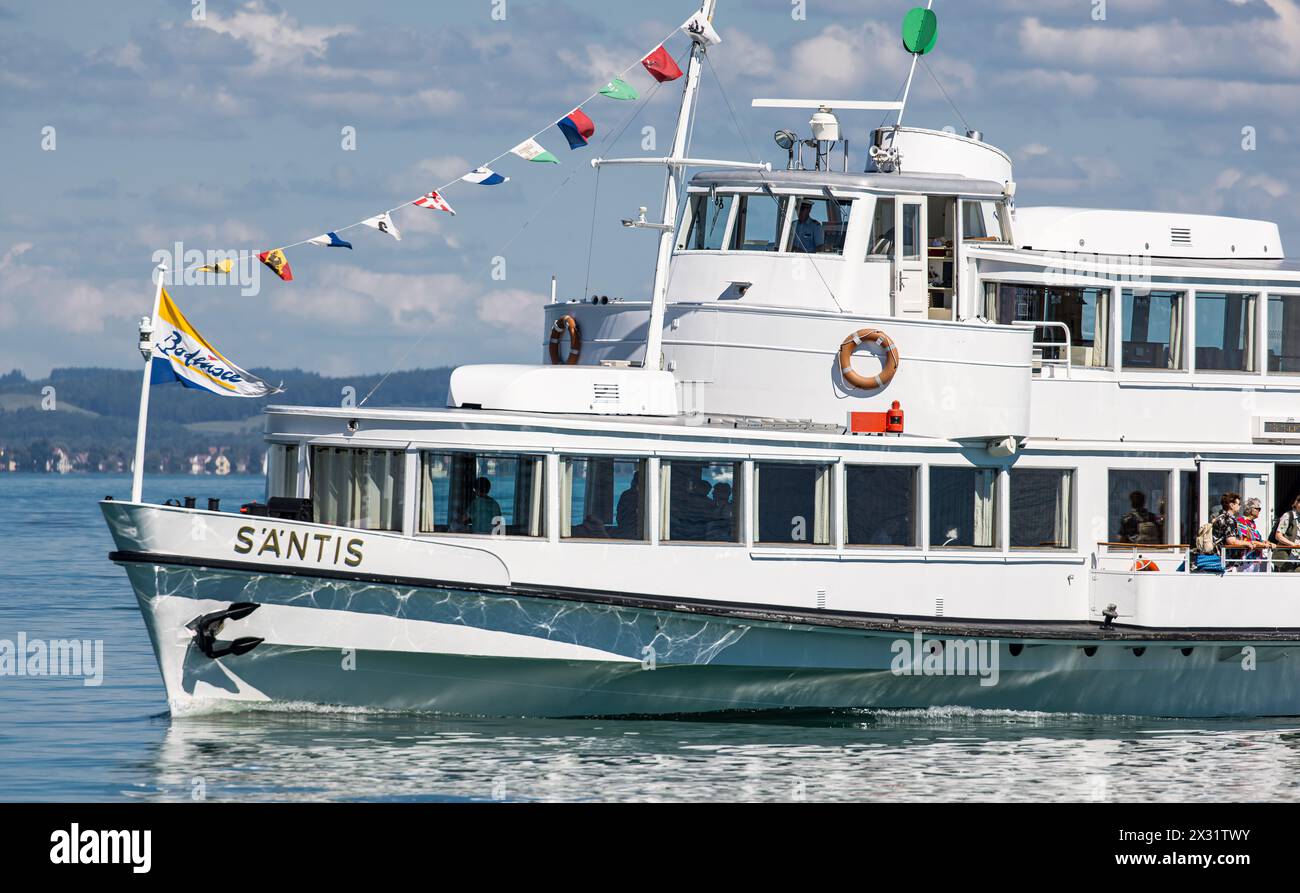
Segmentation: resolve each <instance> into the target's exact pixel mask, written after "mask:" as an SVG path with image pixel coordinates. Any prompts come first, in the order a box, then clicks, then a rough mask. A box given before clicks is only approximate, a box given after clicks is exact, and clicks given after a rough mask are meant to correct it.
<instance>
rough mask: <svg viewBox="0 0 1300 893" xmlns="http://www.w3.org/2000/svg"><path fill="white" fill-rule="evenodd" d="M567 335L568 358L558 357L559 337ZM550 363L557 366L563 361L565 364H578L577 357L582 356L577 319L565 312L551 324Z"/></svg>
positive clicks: (580, 334) (580, 335) (580, 333)
mask: <svg viewBox="0 0 1300 893" xmlns="http://www.w3.org/2000/svg"><path fill="white" fill-rule="evenodd" d="M566 333H567V334H568V336H569V358H568V359H567V360H561V359H560V339H561V338H563V337H564V336H565V334H566ZM550 352H551V365H552V366H559V365H560V364H561V363H563V364H564V365H566V366H576V365H578V357H580V356H582V329H580V328H579V327H578V321H577V320H576V319H574V318H573V317H572V316H569V315H568V314H567V313H566V314H565V315H564V316H561V317H560V318H559V319H557V320H556V321H555V325H553V326H551V345H550Z"/></svg>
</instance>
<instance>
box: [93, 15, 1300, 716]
mask: <svg viewBox="0 0 1300 893" xmlns="http://www.w3.org/2000/svg"><path fill="white" fill-rule="evenodd" d="M712 6H713V0H709V2H708V3H706V4H705V11H706V12H708V13H712ZM706 52H707V44H706V43H705V42H703V41H702V42H700V44H699V45H697V46H696V47H695V48H694V50H693V53H692V57H691V60H690V65H689V69H688V71H687V73H686V77H685V78H684V80H683V84H684V93H683V99H682V104H681V110H680V114H679V118H678V126H677V132H676V138H675V141H674V144H673V147H672V153H671V155H669V156H668V157H667V158H663V159H655V161H656V162H657V163H660V164H663V165H665V166H666V169H667V186H666V190H665V199H664V211H665V213H664V218H663V219H664V221H666V222H665V223H662V224H656V223H653V222H651V223H647V222H646V221H645V220H644V215H642V219H640V220H631V221H625V224H626V225H629V226H631V227H634V228H650V229H652V230H654V231H657V235H658V237H659V238H660V240H661V241H660V251H659V256H658V260H657V266H656V277H655V283H654V290H653V292H652V294H651V295H650V296H649V299H648V300H644V301H609V300H607V299H604V298H590V297H584V298H583V299H581V300H574V301H569V302H567V303H566V302H557V301H553V302H552V303H551V304H550V305H549V306H547V308H546V317H545V331H544V333H540V334H541V335H542V341H541V343H540V345H539V347H540V352H541V357H540V359H541V362H539V363H536V364H530V365H486V366H466V367H462V368H459V369H457V370H456V371H455V373H454V375H453V377H452V381H451V391H450V397H449V400H448V406H447V407H445V408H425V409H403V410H397V409H355V408H345V409H340V408H331V407H314V408H305V407H292V406H281V407H272V408H270V409H268V411H267V422H266V436H267V440H268V442H269V444H270V450H271V453H270V464H269V469H268V484H267V486H268V496H269V497H273V498H274V499H273V500H269V501H270V502H271V505H272V508H273V510H274V511H273V514H271V515H268V516H251V515H241V514H234V513H231V512H211V511H204V510H202V509H198V508H183V507H174V506H164V505H148V504H141V503H137V502H126V501H106V502H104V503H103V504H102V506H103V511H104V515H105V517H106V518H107V521H108V524H109V527H110V529H111V531H112V534H113V537H114V539H115V541H116V551H115V552H114V553H113V554H112V556H111V557H112V560H113V561H115V562H117V563H118V564H120V565H121V566H123V567H124V568H125V569H126V571H127V574H128V576H129V578H130V580H131V583H132V585H133V587H134V589H135V592H136V595H137V597H138V600H139V603H140V607H141V610H142V611H143V614H144V617H145V620H146V623H147V626H148V630H149V634H150V636H151V638H152V641H153V645H154V647H155V649H156V651H157V654H158V660H159V664H160V666H161V669H162V676H163V680H164V682H165V684H166V689H167V695H168V698H169V701H170V704H171V706H172V709H173V711H174V712H182V711H186V710H195V709H205V708H210V707H212V706H214V705H221V704H226V703H235V704H241V703H242V704H248V703H269V704H272V705H274V704H282V703H307V704H317V705H347V706H360V707H370V708H380V709H397V710H416V711H439V712H452V713H469V714H499V715H550V716H570V715H653V714H660V715H662V714H684V713H699V712H711V711H722V710H773V709H785V708H918V707H928V706H933V705H966V706H970V707H975V708H1009V709H1025V710H1043V711H1079V712H1094V713H1108V714H1117V713H1118V714H1148V715H1149V714H1162V715H1180V716H1213V715H1294V714H1297V713H1300V576H1293V575H1291V574H1289V573H1280V572H1274V570H1273V568H1272V566H1271V565H1269V566H1268V567H1267V571H1268V572H1265V573H1235V572H1234V573H1227V574H1206V573H1192V572H1190V568H1189V564H1190V562H1189V558H1190V556H1189V545H1188V544H1191V543H1193V542H1194V539H1195V536H1196V532H1197V529H1198V527H1199V525H1200V524H1202V523H1203V522H1204V521H1206V520H1207V519H1208V518H1210V517H1211V515H1212V513H1213V511H1214V510H1215V509H1217V506H1218V501H1219V494H1220V493H1222V492H1224V491H1236V492H1239V493H1241V494H1243V495H1244V496H1245V497H1247V498H1249V497H1258V498H1259V499H1261V500H1262V502H1263V505H1264V507H1265V510H1264V517H1262V518H1261V519H1260V528H1261V530H1262V531H1263V532H1264V534H1265V535H1267V534H1268V532H1269V531H1270V530H1271V529H1272V527H1271V521H1272V519H1273V517H1275V516H1277V514H1278V513H1279V512H1281V511H1283V510H1284V509H1285V508H1288V507H1289V505H1290V502H1291V500H1292V498H1293V497H1294V496H1295V495H1296V493H1297V492H1298V491H1300V450H1297V448H1296V444H1297V443H1298V442H1300V266H1298V265H1296V264H1294V263H1291V262H1288V261H1286V260H1285V259H1284V253H1283V249H1282V245H1281V240H1280V236H1279V231H1278V228H1277V227H1276V226H1275V225H1274V224H1271V223H1266V222H1262V221H1255V220H1240V219H1231V218H1225V217H1209V216H1196V215H1190V214H1172V213H1153V212H1139V211H1112V210H1093V209H1075V208H1028V207H1019V208H1017V207H1015V206H1014V198H1015V191H1016V190H1015V181H1014V177H1013V174H1012V163H1011V161H1010V159H1009V158H1008V156H1007V155H1006V154H1005V153H1004V152H1002V151H1000V150H999V149H997V148H995V147H994V146H992V145H990V144H989V143H987V142H985V141H984V140H983V138H982V136H981V135H980V134H978V133H970V134H967V135H965V136H962V135H957V134H953V133H950V132H945V131H937V130H927V129H923V128H919V127H911V126H886V127H883V128H881V129H878V130H876V131H875V132H874V134H873V135H872V138H871V139H870V141H869V152H868V153H861V152H858V153H857V156H858V161H853V162H852V164H850V162H851V161H852V159H854V158H855V153H854V151H853V150H852V148H851V147H850V146H849V145H848V143H847V141H845V140H843V139H841V134H840V133H839V127H840V124H839V121H838V117H837V115H839V114H846V113H849V114H851V113H853V112H854V111H856V110H858V109H862V108H875V109H878V108H881V107H896V106H894V105H893V104H888V103H886V104H880V103H852V102H837V101H834V100H831V99H813V100H808V101H802V100H795V101H789V102H781V103H773V102H761V101H760V102H759V103H758V104H765V105H784V106H788V107H799V106H802V105H807V106H809V107H810V108H811V110H813V111H814V112H815V114H814V116H813V120H812V122H811V125H812V128H813V134H812V138H811V139H809V140H806V141H805V140H801V139H798V138H795V137H794V136H793V135H792V134H789V133H787V132H782V133H781V134H778V142H779V143H780V145H781V146H782V153H781V158H780V162H781V163H780V164H778V165H776V166H775V169H774V168H773V167H771V166H769V165H765V164H759V163H755V162H734V163H724V162H713V161H707V160H700V159H693V158H690V157H688V155H687V153H686V145H687V135H688V134H689V132H690V128H691V123H692V119H693V115H694V110H695V107H696V93H697V90H698V87H699V79H700V70H701V61H702V57H703V55H704V54H705V53H706ZM901 117H902V114H901V110H900V114H899V118H900V119H901ZM787 148H788V150H789V151H788V155H787V152H786V151H785V150H786V149H787ZM863 155H866V157H865V158H863V157H860V156H863ZM629 161H634V162H639V163H645V161H646V159H612V160H607V161H599V162H596V163H599V164H615V163H620V162H622V163H626V162H629ZM864 165H865V172H863V173H857V172H856V169H861V168H863V166H864ZM782 167H784V168H785V169H781V168H782ZM850 167H853V168H855V170H849V168H850ZM837 168H838V169H837ZM689 169H694V170H696V171H698V172H696V173H694V174H693V175H691V176H689V177H688V174H687V171H688V170H689ZM679 204H680V205H681V206H682V207H681V212H680V213H678V211H679ZM805 205H809V206H810V208H808V209H807V210H805V207H804V206H805ZM813 221H815V223H814V222H813ZM631 237H635V236H631ZM304 519H305V520H304Z"/></svg>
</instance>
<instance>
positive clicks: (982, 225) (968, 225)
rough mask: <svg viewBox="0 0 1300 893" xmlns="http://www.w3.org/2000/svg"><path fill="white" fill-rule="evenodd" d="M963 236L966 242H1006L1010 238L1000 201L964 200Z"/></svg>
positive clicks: (962, 207)
mask: <svg viewBox="0 0 1300 893" xmlns="http://www.w3.org/2000/svg"><path fill="white" fill-rule="evenodd" d="M961 237H962V241H964V242H1006V241H1008V239H1009V235H1008V233H1007V230H1006V227H1005V226H1004V221H1003V211H1002V203H1001V202H999V201H963V202H962V203H961Z"/></svg>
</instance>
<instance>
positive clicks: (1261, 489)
mask: <svg viewBox="0 0 1300 893" xmlns="http://www.w3.org/2000/svg"><path fill="white" fill-rule="evenodd" d="M1198 477H1199V479H1200V486H1199V488H1198V490H1199V497H1200V498H1199V500H1198V501H1199V502H1200V506H1199V510H1200V518H1201V523H1202V524H1204V523H1205V522H1206V521H1211V520H1213V519H1214V517H1215V516H1216V515H1218V514H1219V512H1220V511H1222V508H1221V507H1220V505H1219V497H1220V496H1222V495H1223V494H1224V493H1228V492H1232V493H1240V494H1241V501H1242V504H1243V505H1244V504H1245V502H1246V500H1247V499H1250V498H1252V497H1254V498H1255V499H1258V500H1259V502H1260V505H1261V506H1263V508H1262V509H1261V510H1260V513H1259V517H1258V518H1257V519H1256V520H1255V524H1256V526H1257V527H1259V532H1260V534H1261V535H1263V536H1264V537H1266V538H1267V537H1268V536H1269V534H1271V533H1272V532H1273V521H1274V515H1273V501H1272V493H1273V465H1272V463H1264V462H1202V463H1201V467H1200V471H1199V472H1198Z"/></svg>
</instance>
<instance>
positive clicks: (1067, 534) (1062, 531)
mask: <svg viewBox="0 0 1300 893" xmlns="http://www.w3.org/2000/svg"><path fill="white" fill-rule="evenodd" d="M1073 478H1074V476H1073V475H1072V474H1071V473H1070V472H1068V471H1063V472H1061V480H1060V481H1059V483H1058V484H1057V486H1058V488H1059V489H1058V491H1057V496H1056V517H1055V519H1054V524H1053V528H1052V529H1053V532H1054V534H1055V539H1056V547H1057V548H1058V549H1068V548H1070V545H1071V540H1072V539H1073V531H1072V530H1070V518H1071V517H1072V515H1073V513H1072V511H1071V506H1070V500H1071V498H1072V497H1073V494H1074V487H1073Z"/></svg>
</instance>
